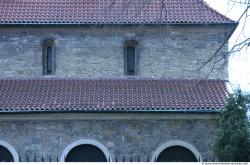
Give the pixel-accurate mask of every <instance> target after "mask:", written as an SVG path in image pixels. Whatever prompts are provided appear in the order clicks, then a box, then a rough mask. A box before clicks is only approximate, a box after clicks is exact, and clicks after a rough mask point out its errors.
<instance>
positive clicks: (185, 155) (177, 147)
mask: <svg viewBox="0 0 250 165" xmlns="http://www.w3.org/2000/svg"><path fill="white" fill-rule="evenodd" d="M152 161H157V162H202V157H201V154H200V153H199V151H198V150H197V149H196V148H195V147H194V146H193V145H192V144H189V143H187V142H184V141H180V140H172V141H169V142H167V143H165V144H162V145H161V146H159V147H158V148H157V149H156V150H155V152H154V153H153V156H152Z"/></svg>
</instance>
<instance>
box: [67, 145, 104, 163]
mask: <svg viewBox="0 0 250 165" xmlns="http://www.w3.org/2000/svg"><path fill="white" fill-rule="evenodd" d="M65 162H107V159H106V157H105V155H104V153H103V152H102V150H100V149H99V148H98V147H96V146H94V145H91V144H82V145H79V146H76V147H75V148H73V149H72V150H70V151H69V153H68V155H67V156H66V158H65Z"/></svg>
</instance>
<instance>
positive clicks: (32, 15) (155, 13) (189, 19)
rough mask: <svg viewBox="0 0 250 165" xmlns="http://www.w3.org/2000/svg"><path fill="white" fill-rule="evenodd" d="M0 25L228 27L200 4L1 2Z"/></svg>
mask: <svg viewBox="0 0 250 165" xmlns="http://www.w3.org/2000/svg"><path fill="white" fill-rule="evenodd" d="M0 11H1V12H0V24H228V23H235V22H234V21H232V20H230V19H229V18H227V17H225V16H223V15H221V14H220V13H218V12H217V11H215V10H213V9H212V8H210V7H209V6H208V5H207V4H206V3H205V2H203V0H1V1H0Z"/></svg>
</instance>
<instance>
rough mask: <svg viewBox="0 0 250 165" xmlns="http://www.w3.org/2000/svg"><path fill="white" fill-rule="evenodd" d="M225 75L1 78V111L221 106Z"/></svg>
mask: <svg viewBox="0 0 250 165" xmlns="http://www.w3.org/2000/svg"><path fill="white" fill-rule="evenodd" d="M227 96H228V92H227V89H226V85H225V83H224V81H221V80H164V79H160V80H159V79H158V80H156V79H126V78H124V79H23V80H18V79H7V80H6V79H2V80H0V112H27V111H31V112H41V111H50V112H66V111H67V112H75V111H79V112H97V111H101V112H113V111H116V112H119V111H120V112H129V111H135V110H144V111H152V110H155V111H158V110H171V111H178V110H185V111H189V110H190V111H191V110H200V111H205V110H218V109H223V107H224V105H225V102H226V98H227Z"/></svg>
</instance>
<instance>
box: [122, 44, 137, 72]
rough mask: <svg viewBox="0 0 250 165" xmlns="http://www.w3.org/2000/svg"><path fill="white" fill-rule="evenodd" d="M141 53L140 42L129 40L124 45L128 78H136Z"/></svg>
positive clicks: (125, 68)
mask: <svg viewBox="0 0 250 165" xmlns="http://www.w3.org/2000/svg"><path fill="white" fill-rule="evenodd" d="M138 64H139V53H138V42H137V41H135V40H128V41H126V42H125V43H124V73H125V75H127V76H134V75H136V74H137V72H138Z"/></svg>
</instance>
